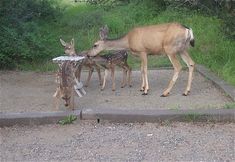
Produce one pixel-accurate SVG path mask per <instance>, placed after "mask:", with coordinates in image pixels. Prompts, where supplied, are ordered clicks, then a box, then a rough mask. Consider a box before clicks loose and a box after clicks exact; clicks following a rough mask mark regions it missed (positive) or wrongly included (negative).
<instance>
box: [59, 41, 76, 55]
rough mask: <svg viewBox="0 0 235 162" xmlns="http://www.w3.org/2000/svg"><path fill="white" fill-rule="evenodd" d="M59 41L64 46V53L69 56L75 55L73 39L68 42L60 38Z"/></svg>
mask: <svg viewBox="0 0 235 162" xmlns="http://www.w3.org/2000/svg"><path fill="white" fill-rule="evenodd" d="M60 43H61V44H62V46H63V47H64V53H65V54H66V55H69V56H76V52H75V48H74V39H73V38H72V40H71V41H70V43H66V42H65V41H64V40H62V39H60Z"/></svg>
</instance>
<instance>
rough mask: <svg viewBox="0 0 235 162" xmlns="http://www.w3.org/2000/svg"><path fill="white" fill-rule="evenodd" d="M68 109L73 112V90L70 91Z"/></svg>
mask: <svg viewBox="0 0 235 162" xmlns="http://www.w3.org/2000/svg"><path fill="white" fill-rule="evenodd" d="M69 108H70V109H72V110H74V91H73V90H72V94H71V98H70V103H69Z"/></svg>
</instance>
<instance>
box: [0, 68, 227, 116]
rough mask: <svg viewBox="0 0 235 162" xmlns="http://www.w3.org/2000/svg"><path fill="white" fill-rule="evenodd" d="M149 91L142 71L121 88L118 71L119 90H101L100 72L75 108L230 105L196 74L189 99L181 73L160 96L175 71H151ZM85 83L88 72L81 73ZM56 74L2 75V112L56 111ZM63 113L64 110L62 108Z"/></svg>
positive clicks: (136, 73) (143, 108) (108, 86)
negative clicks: (143, 89) (142, 85)
mask: <svg viewBox="0 0 235 162" xmlns="http://www.w3.org/2000/svg"><path fill="white" fill-rule="evenodd" d="M148 73H149V83H150V88H151V89H150V91H149V95H148V96H142V95H141V92H140V91H139V88H140V76H141V75H140V72H139V71H134V72H133V77H132V80H133V87H132V88H130V87H125V88H120V86H121V85H120V84H121V80H122V72H120V71H117V72H116V91H115V92H112V90H111V81H110V80H108V83H107V86H106V89H105V90H104V91H100V87H99V86H98V77H97V73H96V72H94V75H93V76H92V78H91V82H90V85H89V87H88V88H86V91H87V95H85V96H84V97H82V98H79V99H78V98H77V99H76V107H77V108H78V109H82V108H91V109H92V108H113V109H123V110H125V109H130V110H136V109H137V110H145V109H197V108H221V107H223V106H224V105H225V104H226V103H229V102H231V100H230V99H229V98H227V97H226V96H225V95H224V94H223V93H221V92H220V90H218V89H217V88H216V87H215V86H214V85H213V84H212V83H211V82H210V81H208V80H207V79H205V78H204V77H202V76H201V75H200V74H199V73H197V72H195V75H194V80H193V83H192V91H191V94H190V95H189V96H187V97H184V96H182V93H183V91H184V89H185V86H186V84H187V76H188V73H187V71H182V72H181V73H180V76H179V79H178V81H177V82H176V85H175V86H174V88H173V89H172V92H171V95H170V96H169V97H160V95H161V94H162V92H163V91H164V89H165V88H166V87H167V84H168V82H169V80H170V79H171V77H172V74H173V70H149V71H148ZM82 75H83V76H82V79H83V80H85V79H86V77H87V73H86V72H84V73H83V74H82ZM54 80H55V75H54V73H36V72H15V71H5V72H4V71H1V72H0V104H1V107H0V112H29V111H34V112H35V111H55V110H53V104H52V103H53V102H52V101H53V100H52V95H53V94H54V92H55V89H56V84H55V83H54ZM60 109H61V110H64V109H65V107H64V106H63V105H61V107H60Z"/></svg>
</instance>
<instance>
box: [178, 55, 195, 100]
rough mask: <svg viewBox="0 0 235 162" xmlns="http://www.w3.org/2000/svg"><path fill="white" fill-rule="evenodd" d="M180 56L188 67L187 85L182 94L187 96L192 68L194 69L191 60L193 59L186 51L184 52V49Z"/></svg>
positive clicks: (191, 77)
mask: <svg viewBox="0 0 235 162" xmlns="http://www.w3.org/2000/svg"><path fill="white" fill-rule="evenodd" d="M180 56H181V58H182V59H183V61H184V62H185V63H186V64H187V66H188V69H189V75H188V84H187V87H186V89H185V91H184V93H183V95H184V96H187V95H188V94H189V93H190V90H191V84H192V80H193V70H194V66H195V63H194V62H193V60H192V59H191V57H190V56H189V54H188V52H186V51H185V52H183V53H182V54H181V55H180Z"/></svg>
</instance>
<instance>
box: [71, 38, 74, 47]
mask: <svg viewBox="0 0 235 162" xmlns="http://www.w3.org/2000/svg"><path fill="white" fill-rule="evenodd" d="M70 44H71V45H72V46H74V38H72V40H71V42H70Z"/></svg>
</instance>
